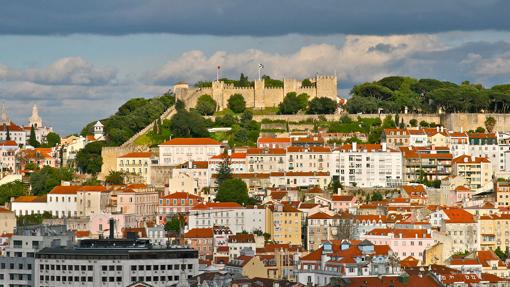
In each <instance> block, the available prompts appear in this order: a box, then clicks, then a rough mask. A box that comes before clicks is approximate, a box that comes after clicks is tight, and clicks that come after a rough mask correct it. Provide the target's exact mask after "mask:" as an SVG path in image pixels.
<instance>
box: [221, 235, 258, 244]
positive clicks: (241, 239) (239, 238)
mask: <svg viewBox="0 0 510 287" xmlns="http://www.w3.org/2000/svg"><path fill="white" fill-rule="evenodd" d="M228 242H229V243H255V236H254V235H253V234H248V233H237V234H234V235H230V236H229V237H228Z"/></svg>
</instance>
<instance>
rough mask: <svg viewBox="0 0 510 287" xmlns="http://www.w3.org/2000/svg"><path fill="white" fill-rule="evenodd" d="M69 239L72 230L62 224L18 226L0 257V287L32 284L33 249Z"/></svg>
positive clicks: (33, 270) (64, 242)
mask: <svg viewBox="0 0 510 287" xmlns="http://www.w3.org/2000/svg"><path fill="white" fill-rule="evenodd" d="M72 242H73V233H72V232H70V231H67V228H66V226H65V225H53V226H47V225H38V226H25V227H18V228H17V229H16V231H15V232H14V234H13V236H12V238H11V241H10V243H9V246H7V247H6V248H5V252H4V255H5V256H1V257H0V286H36V281H37V279H36V277H35V269H36V263H35V255H36V254H37V252H39V251H40V250H41V249H43V248H46V247H60V246H67V245H70V244H72Z"/></svg>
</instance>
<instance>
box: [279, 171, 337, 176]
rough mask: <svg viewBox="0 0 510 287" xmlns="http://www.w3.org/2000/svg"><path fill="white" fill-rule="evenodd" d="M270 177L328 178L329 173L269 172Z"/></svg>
mask: <svg viewBox="0 0 510 287" xmlns="http://www.w3.org/2000/svg"><path fill="white" fill-rule="evenodd" d="M270 175H271V176H329V171H322V172H321V171H287V172H280V171H276V172H271V173H270Z"/></svg>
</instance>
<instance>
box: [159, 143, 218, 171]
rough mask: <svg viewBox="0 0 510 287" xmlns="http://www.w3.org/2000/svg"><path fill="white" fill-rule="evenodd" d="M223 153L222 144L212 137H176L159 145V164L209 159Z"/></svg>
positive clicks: (166, 164) (176, 163) (175, 163)
mask: <svg viewBox="0 0 510 287" xmlns="http://www.w3.org/2000/svg"><path fill="white" fill-rule="evenodd" d="M220 153H221V144H220V143H219V142H218V141H216V140H214V139H211V138H174V139H171V140H169V141H167V142H165V143H162V144H160V145H159V164H160V165H165V166H168V165H170V166H172V165H174V166H175V165H178V164H182V163H185V162H188V161H208V160H209V158H211V157H212V156H215V155H217V154H220Z"/></svg>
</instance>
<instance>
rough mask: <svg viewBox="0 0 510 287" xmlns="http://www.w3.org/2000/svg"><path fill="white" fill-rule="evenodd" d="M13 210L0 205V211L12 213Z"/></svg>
mask: <svg viewBox="0 0 510 287" xmlns="http://www.w3.org/2000/svg"><path fill="white" fill-rule="evenodd" d="M12 212H13V211H10V210H9V209H7V208H3V207H0V213H12Z"/></svg>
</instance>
